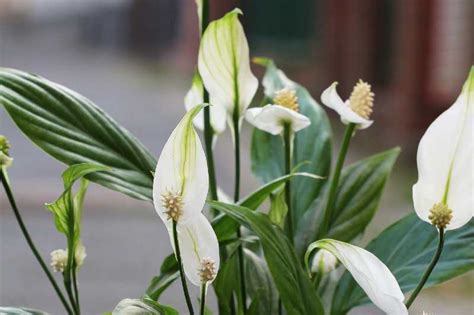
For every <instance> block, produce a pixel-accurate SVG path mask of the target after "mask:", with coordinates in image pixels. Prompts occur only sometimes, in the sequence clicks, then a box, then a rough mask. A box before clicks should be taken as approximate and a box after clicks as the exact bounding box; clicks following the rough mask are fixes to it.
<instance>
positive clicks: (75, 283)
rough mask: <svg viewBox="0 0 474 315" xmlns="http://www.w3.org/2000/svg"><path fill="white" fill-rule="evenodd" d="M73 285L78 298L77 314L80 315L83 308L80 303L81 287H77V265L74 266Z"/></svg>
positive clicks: (75, 295)
mask: <svg viewBox="0 0 474 315" xmlns="http://www.w3.org/2000/svg"><path fill="white" fill-rule="evenodd" d="M72 285H73V288H74V297H75V298H76V306H77V312H78V314H80V313H81V306H80V302H79V287H78V285H77V266H76V263H74V265H73V270H72Z"/></svg>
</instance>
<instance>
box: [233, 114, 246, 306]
mask: <svg viewBox="0 0 474 315" xmlns="http://www.w3.org/2000/svg"><path fill="white" fill-rule="evenodd" d="M233 116H234V117H233V127H234V128H233V129H234V141H235V149H234V152H235V182H234V202H235V203H237V202H238V201H239V197H240V130H239V115H238V110H235V112H234V115H233ZM241 236H242V234H241V231H240V227H238V228H237V237H238V238H239V239H240V237H241ZM237 254H238V259H239V270H240V294H241V296H242V300H241V303H242V312H243V314H246V313H247V303H246V301H247V288H246V285H245V269H244V249H243V246H242V244H240V245H239V247H238V253H237Z"/></svg>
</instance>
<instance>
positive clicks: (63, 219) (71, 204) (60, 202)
mask: <svg viewBox="0 0 474 315" xmlns="http://www.w3.org/2000/svg"><path fill="white" fill-rule="evenodd" d="M108 169H109V168H108V167H106V166H102V165H96V164H92V163H81V164H75V165H72V166H70V167H68V168H67V169H66V171H64V173H63V175H62V178H63V181H64V192H63V193H62V194H61V195H60V196H59V198H58V199H56V200H55V201H54V202H53V203H49V204H46V205H45V206H46V208H47V209H48V210H49V211H51V212H52V213H53V215H54V223H55V225H56V229H57V230H58V231H59V232H60V233H63V234H65V235H66V236H67V237H68V238H69V237H70V236H72V237H73V239H74V241H73V243H74V244H76V243H77V241H78V240H79V237H80V222H81V213H82V204H83V201H84V196H85V194H86V190H87V186H88V184H87V181H86V180H83V178H82V177H83V176H86V175H88V174H91V173H94V172H100V171H106V170H108ZM78 179H81V185H80V186H79V190H78V192H77V194H76V195H75V196H73V193H72V187H73V185H74V182H75V181H77V180H78ZM71 216H73V217H71ZM71 223H73V224H74V226H71ZM71 228H72V229H73V230H72V231H71Z"/></svg>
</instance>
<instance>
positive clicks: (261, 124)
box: [245, 104, 311, 135]
mask: <svg viewBox="0 0 474 315" xmlns="http://www.w3.org/2000/svg"><path fill="white" fill-rule="evenodd" d="M245 119H246V120H247V121H248V122H249V123H250V124H252V125H253V126H255V127H256V128H258V129H261V130H263V131H266V132H268V133H271V134H272V135H279V134H281V133H282V132H283V130H284V128H285V125H286V124H287V125H289V126H290V128H291V130H292V131H293V132H297V131H300V130H301V129H304V128H306V127H308V126H309V125H310V124H311V121H310V120H309V118H308V117H306V116H305V115H302V114H300V113H298V112H296V111H294V110H291V109H289V108H286V107H283V106H280V105H270V104H269V105H265V106H264V107H256V108H251V109H249V110H247V112H246V113H245Z"/></svg>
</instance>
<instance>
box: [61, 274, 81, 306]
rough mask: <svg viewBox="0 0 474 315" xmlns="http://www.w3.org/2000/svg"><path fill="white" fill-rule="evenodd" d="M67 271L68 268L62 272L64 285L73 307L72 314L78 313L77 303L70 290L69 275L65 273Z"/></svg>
mask: <svg viewBox="0 0 474 315" xmlns="http://www.w3.org/2000/svg"><path fill="white" fill-rule="evenodd" d="M68 272H69V271H68V270H65V272H64V273H63V282H64V287H65V288H66V292H67V296H68V297H69V302H70V303H71V305H72V308H73V309H74V314H78V311H77V303H76V300H75V299H74V293H73V292H72V285H71V277H70V275H68V274H67V273H68Z"/></svg>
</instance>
